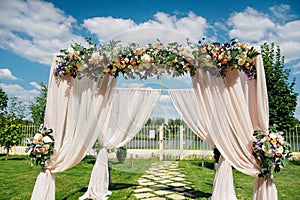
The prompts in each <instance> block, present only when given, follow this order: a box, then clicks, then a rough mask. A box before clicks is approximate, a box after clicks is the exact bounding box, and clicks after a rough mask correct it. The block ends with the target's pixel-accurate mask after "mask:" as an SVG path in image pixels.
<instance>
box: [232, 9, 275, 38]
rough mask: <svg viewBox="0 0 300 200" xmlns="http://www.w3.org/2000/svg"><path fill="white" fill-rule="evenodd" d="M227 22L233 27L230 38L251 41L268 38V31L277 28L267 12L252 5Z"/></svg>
mask: <svg viewBox="0 0 300 200" xmlns="http://www.w3.org/2000/svg"><path fill="white" fill-rule="evenodd" d="M227 24H228V25H229V26H231V27H232V29H231V30H229V36H230V38H239V39H241V40H242V41H249V42H259V41H261V40H264V39H266V36H267V35H268V33H270V31H273V29H274V28H275V24H274V23H273V22H272V21H271V20H270V19H269V18H268V17H267V16H266V15H265V14H263V13H260V12H258V11H257V10H255V9H253V8H250V7H248V8H247V9H246V10H245V11H243V12H238V13H235V14H233V15H232V16H231V17H230V18H229V19H228V21H227Z"/></svg>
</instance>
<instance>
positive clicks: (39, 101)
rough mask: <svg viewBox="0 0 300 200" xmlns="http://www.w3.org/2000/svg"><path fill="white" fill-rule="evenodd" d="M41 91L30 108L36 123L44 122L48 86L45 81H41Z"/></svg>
mask: <svg viewBox="0 0 300 200" xmlns="http://www.w3.org/2000/svg"><path fill="white" fill-rule="evenodd" d="M40 86H41V92H40V94H39V96H37V97H35V98H34V101H33V102H30V104H29V109H30V112H31V118H32V119H33V121H34V123H35V124H43V123H44V116H45V108H46V100H47V92H48V88H47V86H46V84H45V83H42V82H41V83H40Z"/></svg>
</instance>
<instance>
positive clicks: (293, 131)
mask: <svg viewBox="0 0 300 200" xmlns="http://www.w3.org/2000/svg"><path fill="white" fill-rule="evenodd" d="M284 137H285V140H286V141H287V142H288V143H289V144H290V145H291V148H292V150H293V151H300V125H298V126H295V127H294V128H290V130H289V131H287V132H286V133H285V135H284Z"/></svg>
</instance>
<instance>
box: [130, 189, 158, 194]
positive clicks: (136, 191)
mask: <svg viewBox="0 0 300 200" xmlns="http://www.w3.org/2000/svg"><path fill="white" fill-rule="evenodd" d="M152 191H153V190H151V189H149V188H139V189H136V190H133V192H135V193H142V192H152Z"/></svg>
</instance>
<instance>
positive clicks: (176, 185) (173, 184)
mask: <svg viewBox="0 0 300 200" xmlns="http://www.w3.org/2000/svg"><path fill="white" fill-rule="evenodd" d="M168 185H170V186H173V187H184V186H185V184H184V183H169V184H168Z"/></svg>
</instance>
